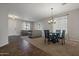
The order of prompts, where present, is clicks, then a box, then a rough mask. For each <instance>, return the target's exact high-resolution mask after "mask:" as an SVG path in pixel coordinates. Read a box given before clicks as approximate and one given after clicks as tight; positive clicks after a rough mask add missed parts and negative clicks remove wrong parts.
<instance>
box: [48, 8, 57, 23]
mask: <svg viewBox="0 0 79 59" xmlns="http://www.w3.org/2000/svg"><path fill="white" fill-rule="evenodd" d="M48 23H49V24H51V23H54V24H55V23H56V20H54V19H53V8H51V16H50V20H49V21H48Z"/></svg>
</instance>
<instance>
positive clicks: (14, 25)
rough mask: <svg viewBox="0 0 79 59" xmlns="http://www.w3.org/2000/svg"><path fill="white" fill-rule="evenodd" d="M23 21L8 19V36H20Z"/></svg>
mask: <svg viewBox="0 0 79 59" xmlns="http://www.w3.org/2000/svg"><path fill="white" fill-rule="evenodd" d="M21 24H22V22H21V20H17V19H11V18H9V19H8V36H11V35H20V30H21Z"/></svg>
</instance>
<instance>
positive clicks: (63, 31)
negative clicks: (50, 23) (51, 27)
mask: <svg viewBox="0 0 79 59" xmlns="http://www.w3.org/2000/svg"><path fill="white" fill-rule="evenodd" d="M62 38H65V30H62Z"/></svg>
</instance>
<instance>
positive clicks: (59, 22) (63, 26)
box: [53, 16, 67, 33]
mask: <svg viewBox="0 0 79 59" xmlns="http://www.w3.org/2000/svg"><path fill="white" fill-rule="evenodd" d="M55 20H56V23H55V24H53V31H54V32H55V31H56V30H65V31H66V33H67V16H63V17H58V18H55Z"/></svg>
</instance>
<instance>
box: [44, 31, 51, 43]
mask: <svg viewBox="0 0 79 59" xmlns="http://www.w3.org/2000/svg"><path fill="white" fill-rule="evenodd" d="M44 35H45V40H44V42H45V43H46V41H48V43H49V42H50V32H49V30H44ZM46 39H48V40H46Z"/></svg>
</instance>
